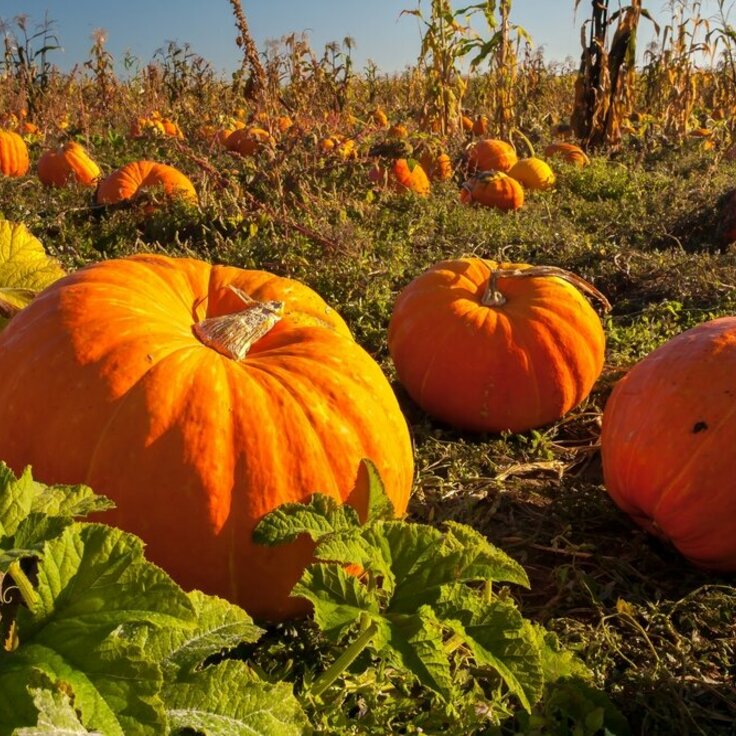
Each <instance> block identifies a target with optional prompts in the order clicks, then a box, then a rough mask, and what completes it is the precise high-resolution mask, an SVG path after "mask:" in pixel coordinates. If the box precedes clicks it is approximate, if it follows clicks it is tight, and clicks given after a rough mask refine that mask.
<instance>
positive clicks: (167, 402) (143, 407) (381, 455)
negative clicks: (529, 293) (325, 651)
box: [0, 255, 413, 619]
mask: <svg viewBox="0 0 736 736" xmlns="http://www.w3.org/2000/svg"><path fill="white" fill-rule="evenodd" d="M0 447H2V455H3V459H4V460H6V461H7V462H8V464H9V465H10V467H11V468H13V469H14V470H15V471H16V472H20V470H22V469H23V468H24V467H25V466H26V465H28V464H31V465H32V466H33V471H34V477H37V478H38V479H39V480H42V481H45V482H48V483H86V484H89V485H91V486H92V487H93V488H94V489H95V490H97V491H99V492H100V493H103V494H105V495H107V496H109V497H110V498H112V499H113V500H114V501H115V504H116V508H115V509H114V510H113V511H110V512H105V514H104V516H103V517H101V519H102V520H104V521H105V522H107V523H109V524H113V525H116V526H119V527H121V528H123V529H126V530H127V531H130V532H133V533H136V534H138V535H139V536H140V537H142V538H143V540H144V541H145V542H146V555H147V556H148V557H149V558H150V559H151V560H152V561H154V562H155V563H157V564H159V565H160V566H161V567H163V568H164V569H165V570H166V571H167V572H168V573H169V574H171V575H172V577H173V578H174V579H175V580H176V581H177V582H178V583H179V584H181V585H183V586H184V587H185V588H187V589H190V588H199V589H201V590H203V591H205V592H208V593H212V594H217V595H220V596H223V597H225V598H228V599H229V600H231V601H233V602H235V603H238V604H239V605H241V606H243V607H244V608H245V609H246V610H247V611H248V612H249V613H250V614H251V615H253V616H258V617H263V618H270V619H280V618H284V617H288V616H293V615H296V614H300V613H304V612H305V610H306V604H305V602H304V601H303V600H299V599H295V598H290V597H289V592H290V591H291V588H292V587H293V585H294V584H295V583H296V581H297V580H298V579H299V576H300V575H301V573H302V571H303V569H304V566H305V565H306V564H307V563H308V562H310V560H311V553H312V550H313V544H312V543H311V542H310V541H309V540H308V539H305V538H300V539H299V540H297V541H296V542H295V543H293V544H288V545H282V546H278V547H265V546H260V545H256V544H254V543H253V541H252V532H253V529H254V527H255V525H256V524H257V522H258V521H259V520H260V519H261V518H262V517H263V515H264V514H266V513H268V512H269V511H271V510H272V509H273V508H275V507H276V506H278V505H280V504H282V503H286V502H289V501H304V500H305V499H306V498H307V497H308V496H309V495H310V494H312V493H314V492H317V491H319V492H320V493H325V494H328V495H330V496H332V497H333V498H335V499H336V500H338V501H341V502H347V503H350V504H351V505H353V506H354V507H355V508H356V509H357V510H358V513H359V514H360V516H361V517H362V518H365V516H366V513H367V502H368V497H367V490H368V483H367V481H368V478H367V473H366V472H365V469H364V468H362V467H361V463H360V461H361V459H362V458H369V459H371V460H372V461H373V462H374V463H375V465H376V466H377V468H378V470H379V472H380V474H381V477H382V478H383V480H384V483H385V485H386V489H387V493H388V494H389V497H390V498H391V500H392V502H393V504H394V507H395V509H396V511H397V513H398V514H399V515H401V514H403V512H404V511H405V509H406V506H407V502H408V498H409V491H410V489H411V484H412V473H413V460H412V448H411V441H410V437H409V432H408V428H407V425H406V421H405V420H404V417H403V415H402V413H401V410H400V408H399V404H398V402H397V400H396V397H395V395H394V393H393V390H392V389H391V386H390V384H389V382H388V380H387V379H386V377H385V376H384V375H383V373H382V371H381V369H380V367H379V366H378V364H377V363H376V362H375V361H374V360H373V359H372V358H371V357H370V355H369V354H368V353H367V352H366V351H365V350H363V348H361V347H360V346H359V345H358V344H357V343H356V342H355V341H354V340H353V338H352V336H351V334H350V331H349V329H348V327H347V326H346V324H345V322H344V321H343V320H342V319H341V318H340V316H339V315H338V314H337V313H336V312H334V311H333V310H332V309H330V308H329V307H328V306H327V304H326V303H325V302H324V301H323V300H322V299H321V297H319V296H318V295H317V294H316V293H315V292H313V291H312V290H311V289H309V288H308V287H306V286H304V285H303V284H301V283H299V282H297V281H293V280H291V279H287V278H281V277H279V276H275V275H274V274H271V273H267V272H264V271H247V270H242V269H238V268H233V267H227V266H212V265H210V264H208V263H204V262H202V261H197V260H193V259H184V258H182V259H176V258H170V257H167V256H163V255H137V256H132V257H129V258H125V259H117V260H115V259H113V260H109V261H104V262H101V263H97V264H94V265H91V266H89V267H86V268H83V269H81V270H79V271H76V272H75V273H73V274H71V275H69V276H68V277H66V278H64V279H62V280H60V281H57V282H56V283H55V284H53V285H52V286H51V287H49V288H47V289H46V290H45V291H44V292H43V293H42V294H41V295H40V296H39V297H38V298H37V299H35V300H34V301H33V302H32V303H31V304H30V306H28V307H27V308H26V309H24V310H22V311H21V312H20V313H19V314H18V315H16V316H15V317H13V319H12V320H11V321H10V322H9V324H8V326H7V328H6V329H5V330H4V331H3V332H2V333H0Z"/></svg>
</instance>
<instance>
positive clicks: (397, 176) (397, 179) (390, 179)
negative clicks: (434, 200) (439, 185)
mask: <svg viewBox="0 0 736 736" xmlns="http://www.w3.org/2000/svg"><path fill="white" fill-rule="evenodd" d="M368 178H369V179H370V180H371V181H373V182H375V183H377V184H381V185H383V186H388V187H389V188H390V189H393V190H394V191H397V192H405V191H407V190H409V191H412V192H416V193H417V194H419V195H421V196H422V197H426V196H428V195H429V192H430V190H431V184H430V183H429V178H428V177H427V174H426V172H425V171H424V169H423V168H422V166H421V164H420V163H419V162H418V161H415V160H414V159H413V158H409V159H406V158H398V159H396V160H395V161H393V162H391V166H390V168H389V169H385V168H384V167H383V166H381V165H380V164H376V165H375V166H374V167H373V168H372V169H371V170H370V172H369V174H368Z"/></svg>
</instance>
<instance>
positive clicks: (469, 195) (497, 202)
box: [460, 171, 524, 210]
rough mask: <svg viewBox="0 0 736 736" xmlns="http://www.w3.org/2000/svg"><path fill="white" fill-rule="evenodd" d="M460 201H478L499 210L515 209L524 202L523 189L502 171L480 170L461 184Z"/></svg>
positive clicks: (467, 202)
mask: <svg viewBox="0 0 736 736" xmlns="http://www.w3.org/2000/svg"><path fill="white" fill-rule="evenodd" d="M460 201H461V202H463V203H465V204H470V203H472V202H478V204H482V205H484V206H485V207H495V208H496V209H499V210H517V209H519V207H521V206H522V205H523V204H524V189H523V188H522V186H521V184H519V182H518V181H516V179H512V178H511V177H510V176H508V175H507V174H504V173H503V172H502V171H481V172H480V173H478V174H476V175H475V176H472V177H470V179H468V180H467V181H466V182H465V183H464V184H463V186H462V188H461V189H460Z"/></svg>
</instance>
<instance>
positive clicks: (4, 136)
mask: <svg viewBox="0 0 736 736" xmlns="http://www.w3.org/2000/svg"><path fill="white" fill-rule="evenodd" d="M29 165H30V162H29V160H28V146H26V142H25V141H24V140H23V139H22V138H21V137H20V136H19V135H18V134H17V133H14V132H13V131H12V130H0V173H2V174H4V175H5V176H25V175H26V173H27V172H28V167H29Z"/></svg>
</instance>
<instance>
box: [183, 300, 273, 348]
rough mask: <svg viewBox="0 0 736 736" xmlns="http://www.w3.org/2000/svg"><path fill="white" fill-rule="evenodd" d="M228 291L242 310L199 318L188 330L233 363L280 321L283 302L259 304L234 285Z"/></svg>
mask: <svg viewBox="0 0 736 736" xmlns="http://www.w3.org/2000/svg"><path fill="white" fill-rule="evenodd" d="M228 288H229V289H230V290H231V291H232V292H233V293H234V294H236V295H237V296H238V298H239V299H240V300H241V301H242V302H243V304H245V305H246V308H245V309H243V310H241V311H239V312H230V313H229V314H222V315H220V316H219V317H208V318H206V319H203V320H202V321H201V322H197V323H196V324H195V325H194V326H193V327H192V330H193V331H194V334H195V335H196V336H197V339H198V340H199V341H200V342H201V343H203V344H204V345H207V346H208V347H210V348H213V349H214V350H217V352H218V353H221V354H222V355H225V356H226V357H228V358H232V359H233V360H242V359H243V358H245V356H246V355H247V354H248V351H249V350H250V349H251V347H253V345H254V344H255V343H256V342H257V341H258V340H260V339H261V338H262V337H263V336H264V335H265V334H267V333H268V332H269V331H270V330H271V328H272V327H273V326H274V325H275V324H276V323H277V322H279V321H280V320H281V316H282V315H283V312H284V303H283V302H279V301H268V302H260V301H258V300H257V299H253V297H251V296H248V294H246V293H245V292H244V291H242V290H241V289H238V288H237V287H236V286H229V287H228Z"/></svg>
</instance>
